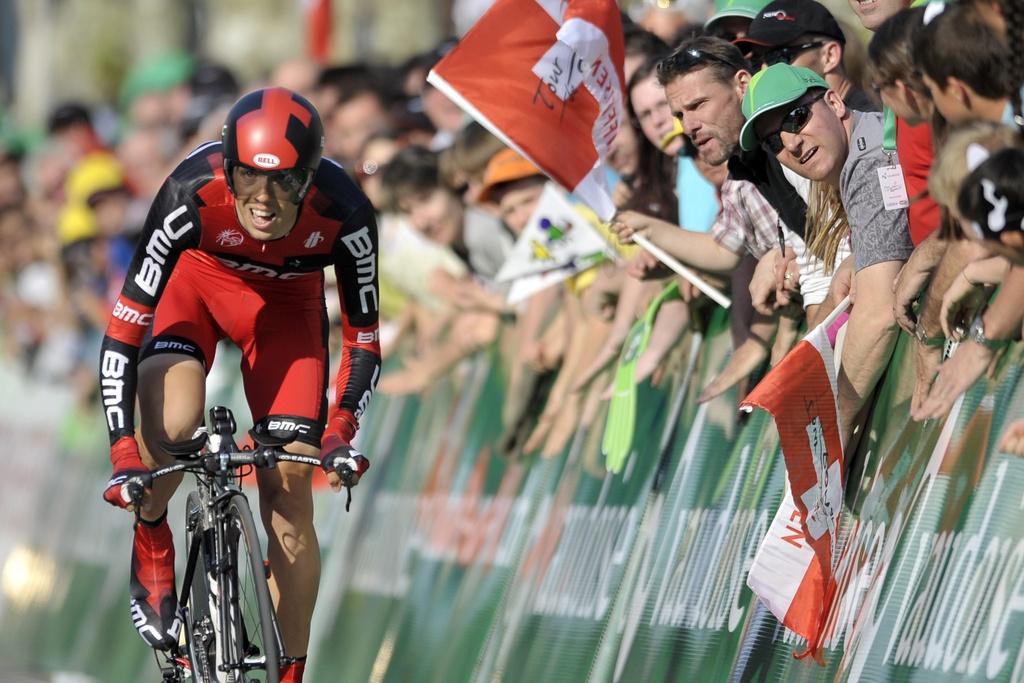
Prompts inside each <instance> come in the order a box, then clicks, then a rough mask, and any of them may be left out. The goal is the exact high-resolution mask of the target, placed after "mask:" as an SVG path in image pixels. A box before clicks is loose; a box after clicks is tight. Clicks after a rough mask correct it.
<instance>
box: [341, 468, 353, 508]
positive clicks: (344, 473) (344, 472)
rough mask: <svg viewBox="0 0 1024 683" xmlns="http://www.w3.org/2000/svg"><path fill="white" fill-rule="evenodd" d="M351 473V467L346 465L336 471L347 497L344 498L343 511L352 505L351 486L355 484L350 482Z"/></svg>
mask: <svg viewBox="0 0 1024 683" xmlns="http://www.w3.org/2000/svg"><path fill="white" fill-rule="evenodd" d="M353 474H354V473H353V472H352V469H351V468H349V467H348V466H345V467H342V468H341V471H340V472H338V477H340V478H341V484H342V486H344V487H345V495H346V496H347V499H346V500H345V512H348V511H349V510H350V509H351V507H352V487H353V486H355V484H353V483H352V475H353Z"/></svg>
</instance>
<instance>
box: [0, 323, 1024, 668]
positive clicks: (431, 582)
mask: <svg viewBox="0 0 1024 683" xmlns="http://www.w3.org/2000/svg"><path fill="white" fill-rule="evenodd" d="M679 347H680V348H679V349H678V356H679V358H680V359H681V360H680V361H679V362H678V364H677V370H676V371H674V372H673V373H670V374H669V375H668V376H667V378H666V379H665V380H664V382H663V384H662V385H660V386H658V387H651V386H649V385H646V384H645V385H641V386H640V387H638V392H637V409H636V430H635V439H634V443H633V447H632V448H631V449H630V451H629V453H628V455H627V457H626V459H625V461H624V462H623V467H622V471H621V472H620V473H618V474H609V473H608V472H607V471H606V469H605V467H604V459H603V457H602V455H601V451H600V445H601V444H600V441H601V436H602V433H601V428H600V426H601V425H603V422H604V418H605V415H603V414H601V415H598V416H597V417H596V419H595V420H594V421H593V422H592V423H590V424H588V425H581V427H580V428H579V429H578V430H577V433H576V435H575V437H574V438H573V440H572V441H571V443H570V444H569V446H567V447H566V448H565V450H564V451H563V452H562V453H561V454H559V455H558V456H557V457H553V458H549V459H541V458H536V457H529V456H528V457H523V458H516V459H506V458H505V457H502V456H499V455H498V454H497V453H498V451H499V444H500V442H501V439H502V437H503V435H504V434H505V431H506V426H505V425H504V424H503V419H502V412H503V410H504V409H505V407H506V405H507V404H508V401H509V397H508V396H507V390H506V386H507V383H506V374H507V373H506V370H505V365H504V362H503V360H502V357H501V355H500V354H499V353H498V352H497V351H496V350H490V351H487V352H484V353H481V354H479V355H478V356H476V357H474V358H472V359H471V360H469V361H467V362H466V363H464V364H463V365H462V366H460V368H459V369H458V370H457V371H455V372H453V373H451V375H450V376H448V377H446V378H444V379H443V380H442V381H439V382H437V383H435V384H434V385H433V386H432V387H431V388H430V390H429V391H428V392H427V393H425V394H424V395H423V396H421V397H387V396H378V397H376V398H375V400H374V403H373V406H372V408H371V410H370V412H369V414H368V415H367V416H366V418H365V421H364V425H363V428H362V430H361V435H360V441H359V443H358V445H359V446H360V447H361V448H363V449H365V450H366V452H367V453H369V454H370V455H371V458H372V461H373V469H372V470H371V476H369V477H367V478H366V479H364V482H363V483H362V484H361V485H360V487H359V488H358V489H356V491H355V500H354V503H353V509H352V513H351V514H345V513H344V512H343V508H344V500H343V498H344V496H337V495H334V494H331V493H327V492H317V493H316V502H317V520H316V523H317V529H318V531H319V532H320V540H321V545H322V547H323V570H322V576H321V588H320V596H319V600H318V605H317V612H316V615H315V617H314V624H313V633H312V639H311V658H310V662H309V666H308V668H307V676H306V680H307V683H310V682H311V683H329V682H330V683H335V682H336V681H339V680H343V681H348V680H354V681H364V680H365V681H445V682H448V681H488V682H490V681H495V680H505V681H533V680H538V681H547V680H573V681H576V680H593V681H659V680H664V681H695V680H699V681H705V680H707V681H730V680H736V681H748V680H763V681H837V680H841V681H909V680H921V681H929V682H931V681H936V680H937V681H954V680H956V681H961V680H968V681H1021V680H1024V647H1022V642H1024V525H1022V524H1021V522H1020V520H1021V515H1022V514H1024V462H1022V461H1021V459H1020V458H1019V457H1017V456H1011V455H1009V454H1005V453H1001V452H1000V451H999V448H998V443H999V440H1000V438H1001V437H1002V435H1003V433H1004V432H1005V430H1006V427H1007V425H1008V424H1009V423H1010V422H1012V421H1013V420H1019V419H1021V418H1022V417H1024V382H1021V367H1022V360H1024V347H1022V345H1020V344H1017V345H1015V346H1014V347H1012V348H1011V349H1010V350H1009V351H1008V352H1007V353H1006V354H1005V356H1004V357H1003V358H1002V360H1001V361H1000V363H999V365H998V367H997V369H996V372H995V376H994V377H993V378H992V379H982V380H979V381H978V383H977V384H976V385H975V386H974V387H972V388H971V389H970V391H968V393H967V394H966V395H965V396H964V397H963V398H962V399H961V400H960V401H959V402H958V404H957V406H956V407H955V408H954V410H953V411H952V413H951V414H950V416H949V417H948V419H945V420H938V421H931V422H926V423H923V424H922V423H914V422H912V421H910V419H909V417H908V412H909V401H910V394H911V391H912V388H913V384H914V358H913V349H912V347H911V342H910V340H909V339H907V338H902V339H901V341H900V343H899V344H898V346H897V349H896V351H895V354H894V357H893V359H892V363H891V365H890V368H889V370H888V372H887V374H886V376H885V377H884V380H883V382H882V384H881V387H880V390H879V392H878V395H877V396H876V398H875V400H874V402H873V414H872V415H871V416H870V417H869V421H868V424H867V426H866V428H865V430H864V432H863V436H862V438H861V440H860V444H859V446H858V447H857V448H856V450H855V451H853V452H851V453H849V454H848V477H847V482H848V484H847V490H846V500H845V504H844V512H843V519H842V525H841V529H840V535H839V541H838V544H837V551H836V563H835V567H834V573H835V576H836V580H837V584H838V590H837V593H836V595H835V598H834V600H833V603H832V604H831V605H830V611H829V621H828V622H827V624H826V629H825V639H824V641H823V655H824V662H825V663H824V665H820V664H818V663H816V662H814V661H810V660H807V659H805V660H797V659H795V658H794V657H793V655H794V653H795V652H800V651H801V650H802V649H803V648H804V647H805V643H804V642H802V641H801V640H800V639H798V638H797V637H795V636H794V635H793V634H792V633H790V632H788V631H787V630H786V629H784V628H782V627H781V626H780V625H779V624H778V622H777V621H776V620H775V619H774V617H772V615H771V614H769V613H768V612H767V610H765V609H763V608H762V607H761V606H760V605H759V603H758V602H757V600H756V598H754V597H753V595H752V594H751V592H750V590H749V589H748V588H747V586H746V575H747V572H748V570H749V567H750V564H751V562H752V559H753V557H754V554H755V552H756V550H757V547H758V545H759V544H760V542H761V539H762V538H763V536H764V533H765V531H766V529H767V527H768V524H769V522H770V520H771V517H772V515H773V514H774V511H775V509H776V508H777V506H778V503H779V499H780V497H781V494H782V490H783V481H784V479H785V470H784V466H783V462H782V458H781V454H780V452H779V448H778V439H777V435H776V431H775V428H774V426H773V424H772V422H771V420H770V418H769V417H768V416H767V415H765V414H763V413H759V414H754V415H751V416H749V417H746V418H742V419H738V418H737V413H736V403H737V399H738V395H737V393H736V392H735V391H732V392H728V393H727V394H725V395H723V396H721V397H719V398H717V399H715V400H712V401H710V402H708V403H706V404H703V405H699V404H697V402H696V397H697V395H698V394H699V392H700V389H701V388H702V387H703V386H704V385H705V384H706V383H707V381H708V380H709V379H710V378H711V377H713V376H714V375H715V373H716V372H718V370H719V369H720V368H721V367H723V365H724V364H725V362H726V361H727V358H728V355H729V349H730V342H729V334H728V329H727V321H726V319H725V316H724V315H718V316H717V317H716V318H715V319H713V320H712V322H711V323H710V324H709V326H708V327H707V329H706V330H705V331H704V332H703V336H691V337H688V338H685V339H684V340H683V341H681V342H680V344H679ZM691 361H692V363H691ZM0 383H3V384H4V386H5V388H7V389H12V388H14V389H17V391H18V394H17V395H18V396H19V397H20V400H19V401H18V402H5V404H4V405H3V406H2V408H0V430H2V432H3V435H4V437H5V443H7V444H9V445H10V446H11V447H12V448H13V449H14V450H13V452H12V453H11V454H10V457H8V458H6V459H5V461H4V464H3V467H4V472H3V474H4V476H2V477H0V487H2V489H0V490H2V492H3V497H2V503H0V504H2V505H3V511H4V512H5V519H6V520H8V521H10V520H14V521H15V522H16V523H12V524H5V526H4V527H3V529H2V530H0V588H2V593H0V632H2V633H3V634H4V637H3V638H0V665H4V666H5V667H6V668H5V670H14V671H29V672H36V673H40V674H43V675H44V676H49V675H50V674H52V672H57V671H67V672H76V673H78V674H81V675H84V676H85V677H84V678H81V680H84V681H101V682H102V683H137V682H138V681H145V680H152V679H153V678H154V676H155V674H156V670H155V667H154V665H153V660H152V657H151V655H150V654H149V653H148V652H147V650H146V648H145V646H144V644H143V643H142V641H141V639H139V637H138V636H137V634H136V633H135V632H134V629H133V628H132V626H131V622H130V619H129V618H128V610H127V590H126V589H127V569H128V561H127V558H128V556H129V552H128V544H129V540H130V522H129V521H128V520H126V519H125V515H124V514H123V513H121V512H119V511H116V510H114V509H112V508H109V507H108V506H106V505H105V504H104V503H102V501H101V500H100V498H99V495H98V492H99V491H100V489H101V487H102V484H103V482H104V481H105V479H106V476H107V474H108V472H107V468H108V463H107V461H106V458H105V450H106V443H105V441H106V439H105V434H104V430H103V425H102V418H101V416H94V415H92V414H90V415H88V416H83V415H80V414H78V413H76V412H75V410H74V408H73V407H72V403H73V400H72V395H71V392H70V390H68V389H66V388H63V389H62V388H59V387H57V388H55V387H50V386H45V387H38V386H34V385H33V384H32V383H31V382H30V381H27V380H25V379H24V378H19V377H17V376H16V375H15V374H13V373H12V372H11V371H10V369H9V368H7V367H4V366H2V365H0ZM54 409H59V410H60V411H61V418H60V426H59V428H56V429H55V428H53V426H52V425H51V424H49V423H47V424H43V422H42V421H41V418H40V417H38V416H45V415H48V414H49V415H52V414H53V410H54ZM34 416H35V417H34ZM240 422H244V419H242V420H240ZM98 454H104V455H102V456H101V455H98ZM181 498H183V497H181ZM251 498H253V499H255V496H251ZM170 518H171V520H172V522H173V523H174V525H175V526H177V529H176V533H179V534H180V519H181V518H182V514H181V509H180V501H177V500H176V501H175V503H174V505H172V508H171V511H170ZM179 538H180V536H179ZM181 560H182V558H180V557H179V562H180V561H181ZM80 677H81V676H80Z"/></svg>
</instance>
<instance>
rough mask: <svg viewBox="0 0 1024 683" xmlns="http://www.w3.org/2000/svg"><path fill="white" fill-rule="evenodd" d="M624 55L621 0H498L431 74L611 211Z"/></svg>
mask: <svg viewBox="0 0 1024 683" xmlns="http://www.w3.org/2000/svg"><path fill="white" fill-rule="evenodd" d="M623 55H624V47H623V36H622V21H621V18H620V15H619V7H618V5H617V4H616V2H615V0H497V2H495V3H494V5H493V6H492V7H491V8H490V9H489V10H488V11H487V13H486V14H484V15H483V17H481V18H480V20H479V21H478V22H477V23H476V24H475V25H474V26H473V28H471V29H470V30H469V32H468V33H466V35H465V37H464V38H463V39H462V40H461V41H460V42H459V44H458V45H457V46H456V47H455V48H454V49H453V50H452V51H451V52H449V53H448V55H446V56H445V58H444V59H442V60H441V61H440V62H438V63H437V64H436V65H435V66H434V68H433V70H432V71H431V72H430V75H429V76H428V78H427V80H428V81H429V82H430V83H431V84H432V85H434V87H436V88H437V89H438V90H440V91H441V92H443V93H444V94H445V95H447V96H448V97H449V98H451V99H452V100H453V101H454V102H456V103H457V104H458V105H459V106H460V107H462V108H463V109H464V110H465V111H466V112H468V113H469V114H470V115H471V116H472V117H473V118H474V119H476V120H477V121H479V122H480V123H481V124H482V125H484V126H486V127H487V128H488V129H489V130H490V131H491V132H492V133H494V134H495V135H497V136H498V137H499V138H501V139H502V140H503V141H504V142H505V144H507V145H508V146H509V147H512V148H513V149H515V150H516V151H517V152H519V153H520V154H522V155H523V156H524V157H526V158H527V159H529V160H530V161H532V162H533V163H534V164H535V165H536V166H538V167H539V168H540V169H541V170H542V171H544V173H546V174H547V175H548V176H550V177H551V178H553V179H554V180H555V181H557V182H558V183H559V184H560V185H562V186H563V187H565V188H566V189H568V190H570V191H572V192H574V193H575V194H576V195H577V196H578V197H579V198H580V199H581V200H582V201H583V202H584V203H586V204H587V205H588V206H590V207H591V208H592V209H593V210H594V212H595V213H597V214H598V216H600V218H601V219H602V220H609V219H611V217H612V215H613V214H614V213H615V206H614V204H612V200H611V195H610V193H609V192H608V188H607V185H606V182H605V173H604V164H603V160H604V158H605V157H606V156H607V153H608V148H609V146H610V145H611V142H612V140H613V139H614V138H615V135H616V133H617V132H618V129H619V125H620V124H621V122H622V118H623V112H624V109H623V102H624V100H623V89H622V88H623V74H622V63H623Z"/></svg>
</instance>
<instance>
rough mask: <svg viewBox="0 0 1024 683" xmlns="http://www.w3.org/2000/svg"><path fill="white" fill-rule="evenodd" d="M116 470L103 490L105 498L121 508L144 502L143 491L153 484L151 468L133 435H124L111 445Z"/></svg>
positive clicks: (111, 457) (111, 460)
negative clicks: (143, 458) (145, 462)
mask: <svg viewBox="0 0 1024 683" xmlns="http://www.w3.org/2000/svg"><path fill="white" fill-rule="evenodd" d="M110 462H111V463H112V464H113V467H114V470H113V473H112V474H111V475H110V481H108V482H107V487H106V488H105V489H104V490H103V500H105V501H107V502H108V503H110V504H111V505H113V506H115V507H119V508H124V509H128V507H129V506H132V505H138V504H139V503H141V502H142V495H143V493H144V492H145V491H146V490H148V489H149V487H150V486H151V485H152V478H151V477H150V475H149V468H148V467H146V466H145V464H143V462H142V458H141V457H140V456H139V444H138V443H136V441H135V438H134V437H131V436H122V437H121V438H120V439H118V440H117V441H116V442H114V445H113V446H111V447H110Z"/></svg>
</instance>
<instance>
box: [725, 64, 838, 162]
mask: <svg viewBox="0 0 1024 683" xmlns="http://www.w3.org/2000/svg"><path fill="white" fill-rule="evenodd" d="M811 88H825V89H826V90H827V89H828V83H826V82H825V79H824V78H822V77H821V76H819V75H818V74H816V73H814V72H813V71H811V70H810V69H805V68H803V67H802V66H790V65H789V64H785V63H781V62H780V63H779V64H772V65H771V66H770V67H768V68H767V69H764V70H762V71H759V72H757V73H756V74H754V75H753V76H752V77H751V79H750V83H748V84H747V91H746V92H745V93H743V105H742V108H743V115H744V116H745V117H747V122H746V123H744V124H743V128H742V129H741V130H740V147H742V148H743V149H744V150H747V151H750V150H752V149H754V148H755V147H757V133H755V132H754V121H756V120H757V117H758V116H761V115H762V114H764V113H765V112H767V111H771V110H772V109H775V108H776V107H781V106H783V105H785V104H789V103H790V102H795V101H796V100H798V99H800V98H801V97H802V96H803V94H804V93H805V92H807V91H808V90H810V89H811Z"/></svg>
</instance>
